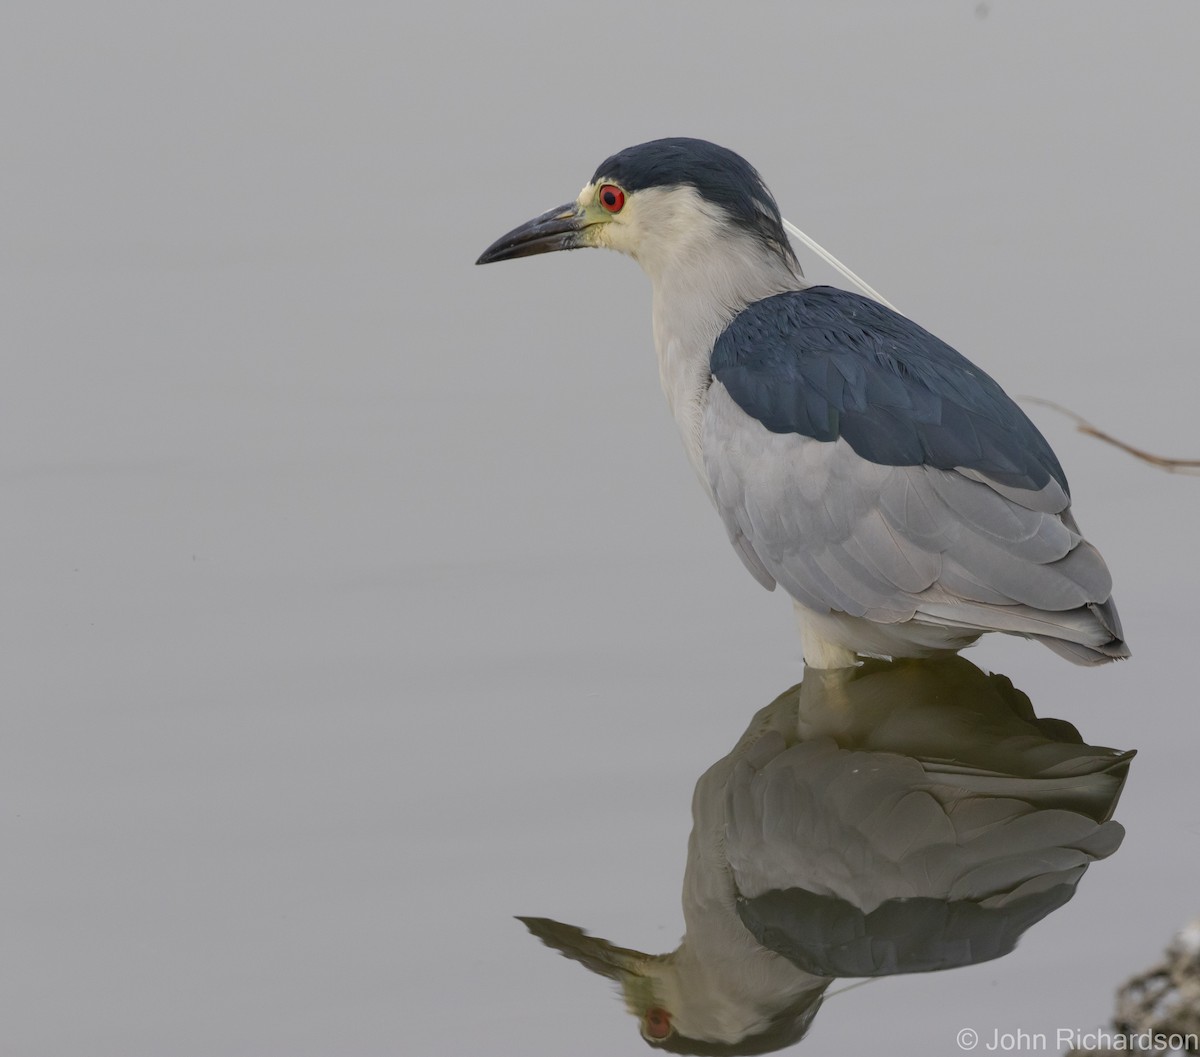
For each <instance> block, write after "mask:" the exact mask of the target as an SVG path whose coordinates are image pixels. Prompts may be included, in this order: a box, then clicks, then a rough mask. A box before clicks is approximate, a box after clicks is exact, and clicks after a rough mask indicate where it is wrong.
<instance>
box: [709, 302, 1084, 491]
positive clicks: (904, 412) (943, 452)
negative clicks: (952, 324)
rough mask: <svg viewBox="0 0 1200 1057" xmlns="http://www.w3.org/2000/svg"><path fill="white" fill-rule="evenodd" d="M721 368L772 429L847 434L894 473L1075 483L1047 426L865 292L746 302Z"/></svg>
mask: <svg viewBox="0 0 1200 1057" xmlns="http://www.w3.org/2000/svg"><path fill="white" fill-rule="evenodd" d="M712 372H713V376H714V377H715V378H717V379H718V380H719V381H720V382H721V383H722V384H723V385H724V386H725V388H726V389H727V390H728V391H729V394H730V396H732V397H733V399H734V401H736V403H737V404H738V406H739V407H741V408H742V410H743V411H745V412H746V413H747V414H748V415H750V416H752V417H753V418H755V419H757V420H758V421H760V422H761V423H762V424H763V425H764V426H766V427H767V429H769V430H771V431H772V432H774V433H796V434H800V435H802V436H806V437H812V438H814V439H816V440H821V441H832V440H836V439H837V438H838V437H842V438H844V439H845V440H846V442H847V443H848V444H849V445H850V446H851V448H853V449H854V451H855V452H856V453H857V454H858V455H860V456H861V457H862V458H864V459H867V460H869V461H870V462H874V463H880V464H882V465H890V466H919V465H926V466H933V467H936V468H938V469H942V470H951V469H955V468H966V469H970V470H974V471H976V472H978V473H980V474H982V475H984V476H986V477H987V478H989V479H990V480H993V481H995V482H997V483H998V484H1001V485H1004V486H1007V487H1009V488H1018V489H1029V490H1033V491H1037V490H1040V489H1041V488H1043V487H1044V486H1045V485H1046V484H1047V483H1048V482H1049V481H1050V480H1051V479H1053V480H1055V481H1057V482H1058V483H1059V484H1060V485H1061V486H1062V488H1063V490H1064V492H1065V491H1068V489H1067V480H1066V476H1065V475H1064V473H1063V470H1062V467H1061V466H1060V465H1059V462H1058V459H1057V458H1056V457H1055V455H1054V452H1053V451H1052V450H1051V449H1050V446H1049V444H1047V443H1046V440H1045V438H1044V437H1042V435H1041V433H1039V432H1038V430H1037V427H1036V426H1034V425H1033V423H1032V422H1030V421H1029V419H1028V418H1027V417H1026V415H1025V414H1024V412H1022V411H1021V409H1020V408H1019V407H1017V405H1016V404H1015V403H1013V401H1012V400H1011V398H1009V396H1008V395H1007V394H1006V393H1005V392H1004V391H1003V390H1002V389H1001V388H1000V386H999V385H997V384H996V382H995V381H993V380H992V379H991V378H990V377H989V376H988V375H987V374H985V373H984V372H983V371H981V370H980V369H979V368H978V367H976V366H974V364H972V363H970V362H969V361H968V360H967V359H965V358H964V357H963V356H961V355H960V354H959V353H957V352H956V351H955V350H954V349H952V348H951V347H950V346H949V345H947V344H946V343H945V342H943V341H941V340H940V339H938V338H936V337H935V336H934V335H932V334H930V333H929V332H928V331H926V330H924V329H923V328H921V327H920V326H918V325H917V324H916V323H913V322H912V321H911V320H909V319H906V318H905V317H904V316H901V315H899V314H898V313H896V312H893V311H892V310H891V309H889V308H886V307H885V306H883V305H880V304H878V303H877V302H875V301H871V300H869V299H868V298H865V297H861V296H859V295H858V294H853V293H849V292H847V291H845V290H838V289H835V288H833V287H824V286H817V287H810V288H809V289H807V290H798V291H793V292H790V293H784V294H778V295H776V296H774V297H768V298H766V299H764V300H762V301H758V302H756V303H755V304H752V305H750V306H748V307H747V308H746V309H745V310H743V311H742V312H740V313H739V314H738V315H737V316H736V317H735V318H734V319H733V321H732V322H731V323H730V324H729V326H728V327H727V328H726V330H725V331H724V333H722V334H721V336H720V337H719V338H718V340H717V342H716V345H715V347H714V348H713V352H712Z"/></svg>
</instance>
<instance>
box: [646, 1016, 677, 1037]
mask: <svg viewBox="0 0 1200 1057" xmlns="http://www.w3.org/2000/svg"><path fill="white" fill-rule="evenodd" d="M645 1024H646V1034H647V1035H649V1036H650V1038H652V1039H665V1038H666V1037H667V1036H668V1035H670V1034H671V1014H670V1013H668V1012H667V1011H666V1010H665V1009H651V1010H648V1011H647V1013H646V1020H645Z"/></svg>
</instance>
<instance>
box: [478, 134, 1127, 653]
mask: <svg viewBox="0 0 1200 1057" xmlns="http://www.w3.org/2000/svg"><path fill="white" fill-rule="evenodd" d="M586 246H597V247H605V248H608V249H615V250H619V251H621V252H622V253H626V254H628V255H629V256H631V257H633V258H634V259H635V260H636V261H637V262H638V263H639V264H640V265H641V266H642V268H643V269H644V270H645V272H646V274H647V275H648V276H649V277H650V282H651V284H652V286H653V288H654V343H655V346H656V348H657V350H658V363H659V373H660V377H661V380H662V385H663V389H664V390H665V392H666V395H667V401H668V403H669V404H670V405H671V410H672V412H673V413H674V415H675V419H676V421H677V423H678V424H679V428H680V430H681V432H682V434H683V440H684V445H685V446H686V448H687V453H688V456H689V457H690V459H691V462H692V465H693V466H694V467H695V469H696V472H697V473H698V474H699V475H700V480H701V482H702V483H703V485H704V487H705V489H706V490H707V491H708V494H709V496H710V497H711V498H712V501H713V503H714V504H715V505H716V507H717V510H718V511H719V512H720V514H721V518H722V519H723V521H724V522H725V528H726V530H727V531H728V533H729V538H730V540H731V541H732V542H733V545H734V547H735V548H736V550H737V552H738V554H739V555H740V556H741V559H742V561H743V562H744V563H745V565H746V568H747V569H749V570H750V572H751V573H752V574H753V576H754V577H755V578H756V579H757V580H758V581H759V583H761V584H762V585H763V586H764V587H767V588H774V586H775V585H776V583H779V584H782V585H783V587H784V588H785V589H786V590H787V592H788V593H789V594H790V595H791V596H792V598H793V599H794V601H795V603H796V611H797V615H798V617H799V623H800V632H801V638H802V641H803V647H804V656H805V659H806V661H807V662H808V663H809V664H810V665H813V666H816V667H822V668H833V667H843V666H847V665H852V664H854V663H855V655H856V654H875V655H879V656H923V655H927V654H930V653H933V652H937V651H943V650H956V649H960V648H962V647H963V646H965V645H968V644H969V643H971V642H973V641H974V640H975V639H977V638H978V637H979V636H980V635H981V634H982V633H983V632H985V631H1001V632H1006V633H1008V634H1012V635H1022V636H1025V637H1027V638H1033V639H1037V640H1039V641H1040V642H1043V643H1045V644H1046V645H1047V646H1049V647H1050V648H1051V649H1052V650H1054V651H1055V652H1056V653H1060V654H1062V655H1063V656H1064V657H1067V658H1068V659H1069V660H1072V661H1074V662H1076V663H1078V664H1098V663H1101V662H1103V661H1108V660H1112V659H1114V658H1118V657H1127V656H1128V655H1129V651H1128V649H1127V648H1126V646H1125V643H1124V641H1123V640H1122V632H1121V623H1120V620H1119V619H1118V617H1117V611H1116V608H1115V607H1114V605H1113V601H1112V596H1111V592H1112V580H1111V577H1110V576H1109V572H1108V569H1107V567H1106V566H1105V564H1104V560H1103V559H1102V558H1101V557H1100V554H1099V553H1098V552H1097V550H1096V549H1095V548H1094V547H1093V546H1092V545H1091V544H1089V543H1088V542H1087V541H1086V540H1085V539H1084V538H1083V536H1082V535H1081V534H1080V532H1079V527H1078V526H1077V525H1076V523H1075V519H1074V518H1073V517H1072V514H1071V510H1070V494H1069V491H1068V488H1067V479H1066V476H1065V475H1064V474H1063V471H1062V467H1061V466H1060V465H1059V462H1058V459H1057V458H1056V457H1055V455H1054V452H1053V451H1051V449H1050V446H1049V444H1047V443H1046V440H1045V439H1044V438H1043V437H1042V435H1041V434H1040V433H1039V432H1038V430H1037V428H1036V427H1035V426H1034V425H1033V423H1032V422H1030V421H1029V419H1028V418H1027V417H1026V416H1025V414H1024V413H1023V412H1022V411H1021V409H1020V408H1018V407H1017V406H1016V404H1015V403H1013V401H1012V400H1011V399H1010V398H1009V397H1008V396H1007V395H1006V394H1005V393H1004V391H1003V390H1002V389H1001V388H1000V386H999V385H997V384H996V382H994V381H993V380H992V379H991V378H990V377H988V375H986V374H985V373H984V372H983V371H981V370H980V369H979V368H977V367H976V366H974V365H973V364H972V363H970V362H969V361H968V360H966V359H964V358H963V357H962V356H961V355H959V354H958V353H957V352H955V351H954V350H953V349H952V348H950V347H949V346H948V345H946V344H945V343H944V342H942V341H940V340H939V339H938V338H936V337H934V336H933V335H932V334H930V333H929V332H928V331H925V330H923V329H922V328H921V327H919V326H917V324H915V323H913V322H912V321H911V320H908V319H906V318H904V317H903V316H901V315H899V314H898V313H896V312H894V311H892V310H890V309H889V308H886V307H884V306H883V305H881V304H879V303H877V302H876V301H873V300H871V299H869V298H866V297H862V296H860V295H857V294H853V293H849V292H847V291H844V290H839V289H835V288H833V287H828V286H810V285H809V284H808V283H807V282H806V281H805V280H804V278H803V277H802V274H801V270H800V266H799V263H798V262H797V260H796V256H795V254H794V253H793V251H792V248H791V246H790V245H789V243H788V239H787V235H786V233H785V231H784V226H783V221H782V217H781V215H780V212H779V207H778V206H777V205H776V204H775V199H774V198H773V197H772V195H771V193H770V191H768V190H767V187H766V185H765V184H764V183H763V181H762V179H761V178H760V177H759V175H758V173H757V172H756V171H755V170H754V169H753V167H751V166H750V165H749V164H748V163H747V162H746V161H745V160H744V159H742V158H741V157H739V156H738V155H737V154H734V153H733V152H732V151H729V150H726V149H724V148H723V147H718V146H716V145H714V144H712V143H707V142H705V141H704V140H696V139H663V140H655V141H653V142H651V143H643V144H641V145H640V146H637V147H630V148H628V149H627V150H623V151H621V152H620V153H619V154H614V155H613V156H612V157H611V158H609V159H608V160H607V161H605V162H603V163H602V164H601V165H600V167H599V168H598V169H597V170H596V173H595V175H594V176H593V177H592V178H591V180H589V181H588V183H587V185H586V186H585V187H584V189H583V191H582V192H580V194H579V197H578V198H577V199H576V200H575V201H574V202H571V203H569V204H567V205H564V206H560V207H559V208H557V209H552V210H550V211H549V212H547V213H544V214H542V215H541V216H540V217H537V218H536V219H534V220H531V221H529V222H528V223H527V224H525V225H523V226H521V227H519V228H517V229H515V230H514V231H511V232H509V233H508V234H507V235H505V236H504V237H503V238H501V239H499V240H498V241H497V242H496V243H494V244H493V245H492V246H491V247H489V248H488V249H487V250H486V251H485V252H484V254H483V256H481V257H480V258H479V262H478V263H480V264H486V263H488V262H491V261H501V260H507V259H509V258H512V257H526V256H529V255H531V254H535V253H547V252H550V251H553V250H567V249H577V248H580V247H586Z"/></svg>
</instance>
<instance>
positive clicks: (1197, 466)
mask: <svg viewBox="0 0 1200 1057" xmlns="http://www.w3.org/2000/svg"><path fill="white" fill-rule="evenodd" d="M1018 399H1019V400H1022V401H1024V402H1025V403H1027V404H1041V405H1042V406H1043V407H1050V408H1053V409H1054V410H1055V411H1057V412H1059V413H1060V414H1063V415H1066V416H1067V417H1068V418H1070V419H1073V420H1074V422H1075V428H1076V429H1077V430H1079V432H1080V433H1086V434H1087V435H1088V436H1089V437H1095V438H1096V439H1097V440H1102V441H1104V443H1105V444H1111V445H1113V447H1116V448H1120V449H1121V450H1122V451H1125V452H1128V453H1129V454H1130V455H1132V456H1134V457H1135V458H1138V459H1142V460H1143V461H1144V462H1148V463H1150V464H1151V465H1152V466H1157V467H1159V468H1160V469H1163V470H1166V471H1167V473H1185V474H1197V475H1200V459H1171V458H1168V457H1167V456H1166V455H1155V454H1154V453H1153V452H1149V451H1142V449H1141V448H1135V447H1134V446H1133V445H1132V444H1126V443H1125V441H1123V440H1118V439H1117V438H1116V437H1114V436H1113V435H1112V434H1111V433H1105V432H1104V430H1102V429H1097V428H1096V427H1095V426H1093V425H1092V424H1091V423H1090V422H1089V421H1088V420H1087V419H1086V418H1084V417H1083V416H1082V415H1077V414H1075V412H1074V411H1071V410H1069V409H1068V408H1065V407H1063V406H1062V404H1056V403H1055V402H1054V401H1053V400H1043V399H1042V398H1041V397H1039V396H1022V397H1018Z"/></svg>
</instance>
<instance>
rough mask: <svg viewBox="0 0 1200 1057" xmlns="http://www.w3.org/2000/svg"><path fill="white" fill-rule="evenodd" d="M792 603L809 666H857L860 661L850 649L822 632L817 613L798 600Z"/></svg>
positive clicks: (806, 661) (806, 662) (805, 658)
mask: <svg viewBox="0 0 1200 1057" xmlns="http://www.w3.org/2000/svg"><path fill="white" fill-rule="evenodd" d="M792 605H793V607H794V608H795V611H796V626H797V628H798V629H799V631H800V647H801V649H802V650H803V651H804V663H805V664H807V665H808V666H809V667H810V668H857V667H858V665H859V664H861V663H862V662H861V661H860V660H859V657H858V654H856V653H855V652H854V651H853V650H852V649H849V648H848V647H846V646H843V645H841V644H840V643H837V642H833V641H832V640H830V639H829V638H827V637H826V636H825V635H823V634H822V629H821V626H820V624H821V621H820V618H819V617H818V616H817V614H815V613H813V612H812V611H811V610H808V609H806V608H805V607H804V606H802V605H801V604H800V603H799V602H793V603H792Z"/></svg>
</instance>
